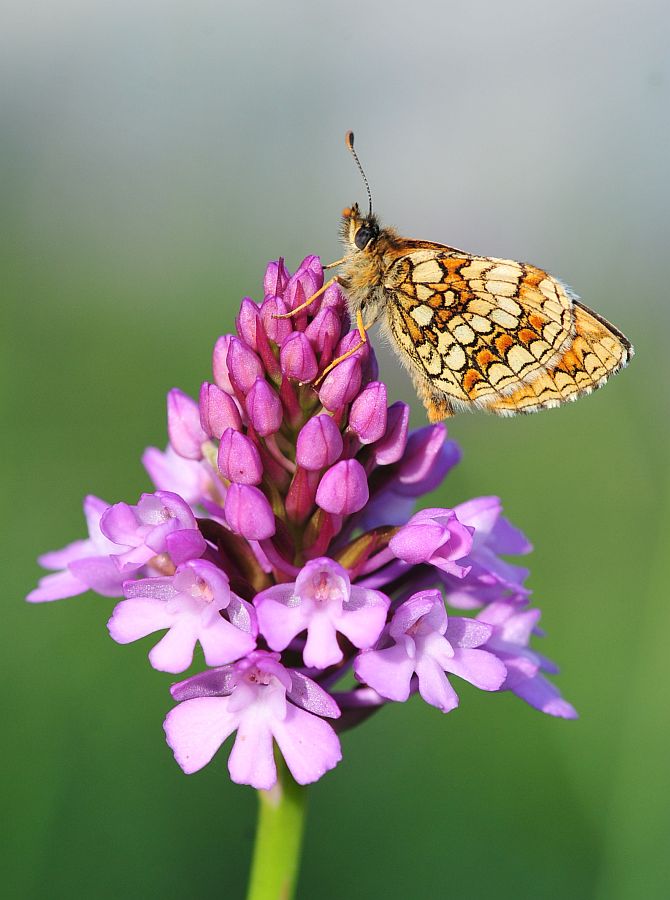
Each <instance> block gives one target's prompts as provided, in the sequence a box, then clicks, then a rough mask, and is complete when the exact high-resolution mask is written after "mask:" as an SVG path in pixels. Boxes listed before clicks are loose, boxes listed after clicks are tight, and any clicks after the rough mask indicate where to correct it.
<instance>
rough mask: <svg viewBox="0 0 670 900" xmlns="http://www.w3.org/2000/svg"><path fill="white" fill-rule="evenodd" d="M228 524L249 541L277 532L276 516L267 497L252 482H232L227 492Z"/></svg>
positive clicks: (263, 538)
mask: <svg viewBox="0 0 670 900" xmlns="http://www.w3.org/2000/svg"><path fill="white" fill-rule="evenodd" d="M225 516H226V522H227V523H228V526H229V527H230V528H231V530H232V531H234V532H235V533H236V534H241V535H242V537H244V538H246V539H247V540H248V541H263V540H265V539H266V538H269V537H272V535H273V534H274V533H275V517H274V513H273V512H272V508H271V506H270V504H269V503H268V500H267V497H266V496H265V494H263V492H262V491H260V490H259V489H258V488H257V487H253V486H252V485H250V484H231V485H230V487H229V488H228V491H227V493H226V503H225Z"/></svg>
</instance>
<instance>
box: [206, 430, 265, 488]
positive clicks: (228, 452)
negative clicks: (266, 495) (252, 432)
mask: <svg viewBox="0 0 670 900" xmlns="http://www.w3.org/2000/svg"><path fill="white" fill-rule="evenodd" d="M217 464H218V467H219V471H220V472H221V474H222V475H223V477H224V478H227V479H228V481H234V482H235V483H236V484H260V482H261V480H262V478H263V464H262V462H261V457H260V454H259V452H258V450H257V449H256V445H255V444H254V442H253V441H252V440H251V439H250V438H248V437H247V436H246V434H242V432H241V431H235V430H234V429H233V428H226V430H225V431H224V432H223V434H222V435H221V443H220V444H219V454H218V458H217Z"/></svg>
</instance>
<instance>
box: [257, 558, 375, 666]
mask: <svg viewBox="0 0 670 900" xmlns="http://www.w3.org/2000/svg"><path fill="white" fill-rule="evenodd" d="M389 603H390V601H389V598H388V597H386V596H385V595H384V594H382V593H380V592H379V591H373V590H369V589H367V588H362V587H358V586H356V585H352V584H351V582H350V580H349V575H348V574H347V572H346V570H345V569H343V568H342V566H340V565H339V564H338V563H336V562H335V561H334V560H332V559H327V558H325V557H323V558H321V559H313V560H311V561H310V562H308V563H307V565H306V566H305V567H304V568H303V569H302V571H301V572H300V574H299V575H298V577H297V578H296V580H295V583H293V584H276V585H274V586H273V587H270V588H267V589H266V590H264V591H261V593H260V594H257V595H256V598H255V599H254V605H255V606H256V610H257V612H258V623H259V628H260V630H261V631H262V632H263V635H264V637H265V639H266V640H267V642H268V645H269V646H270V647H271V648H272V649H273V650H284V649H285V648H286V647H288V645H289V644H290V642H291V641H292V640H293V638H294V637H295V636H296V635H297V634H299V633H300V632H301V631H305V630H306V631H307V641H306V643H305V649H304V650H303V656H302V658H303V660H304V662H305V665H306V666H316V667H317V668H319V669H325V668H326V666H330V665H333V664H334V663H338V662H340V661H341V660H342V658H343V654H342V650H341V648H340V646H339V644H338V642H337V634H338V632H339V633H340V634H343V635H344V636H345V637H347V638H348V639H349V640H350V641H351V643H352V644H353V645H354V646H355V647H359V648H360V647H372V646H373V644H374V643H375V641H376V640H377V638H378V637H379V635H380V634H381V630H382V628H383V627H384V623H385V622H386V611H387V609H388V607H389Z"/></svg>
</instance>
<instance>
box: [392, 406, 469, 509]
mask: <svg viewBox="0 0 670 900" xmlns="http://www.w3.org/2000/svg"><path fill="white" fill-rule="evenodd" d="M460 458H461V451H460V448H459V446H458V444H457V443H456V442H455V441H448V440H447V429H446V428H445V426H444V425H443V424H442V422H438V423H437V424H436V425H426V426H425V427H424V428H419V429H418V430H417V431H413V432H412V434H410V436H409V440H408V441H407V447H406V449H405V453H404V456H403V458H402V462H401V463H400V465H399V466H398V469H397V472H396V481H395V483H394V485H393V490H394V491H396V492H397V493H398V494H403V495H404V496H406V497H420V496H421V495H422V494H427V493H428V492H429V491H433V490H435V488H436V487H437V486H438V485H440V484H441V483H442V481H443V480H444V477H445V475H446V474H447V472H448V471H449V470H450V469H452V468H453V467H454V466H455V465H456V463H457V462H458V461H459V460H460Z"/></svg>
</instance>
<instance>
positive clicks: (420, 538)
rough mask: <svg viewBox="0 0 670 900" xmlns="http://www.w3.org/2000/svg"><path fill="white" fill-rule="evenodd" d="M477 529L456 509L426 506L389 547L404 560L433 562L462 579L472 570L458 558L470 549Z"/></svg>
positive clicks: (414, 563) (413, 562) (414, 562)
mask: <svg viewBox="0 0 670 900" xmlns="http://www.w3.org/2000/svg"><path fill="white" fill-rule="evenodd" d="M473 530H474V529H472V528H468V527H467V526H465V525H463V524H462V523H461V522H459V521H458V519H457V518H456V513H455V512H454V511H453V509H439V508H437V509H436V508H433V509H422V510H421V512H418V513H416V515H413V516H412V518H411V519H410V520H409V522H408V523H407V525H404V526H403V527H402V528H401V529H400V531H399V532H398V533H397V534H396V535H394V537H392V538H391V541H390V542H389V548H390V550H391V552H392V553H393V554H394V555H395V556H397V557H398V559H402V560H404V562H408V563H411V564H412V565H416V564H417V563H430V564H431V565H433V566H436V568H438V569H442V571H444V572H449V573H450V574H451V575H456V576H457V577H460V578H462V577H463V576H464V575H467V573H468V571H469V569H468V567H465V566H462V565H458V563H456V562H455V560H462V559H463V558H464V557H465V556H467V555H468V553H469V552H470V549H471V548H472V532H473Z"/></svg>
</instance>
